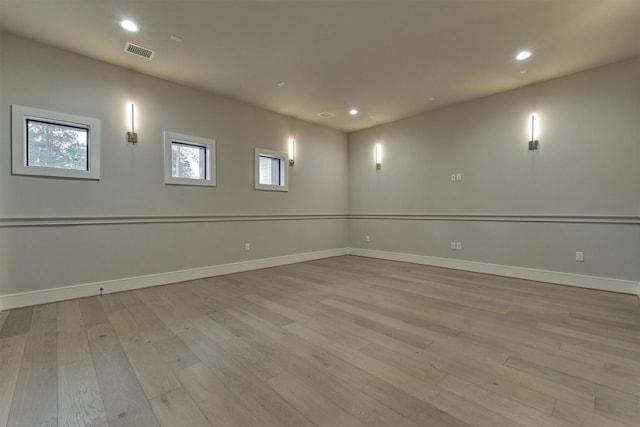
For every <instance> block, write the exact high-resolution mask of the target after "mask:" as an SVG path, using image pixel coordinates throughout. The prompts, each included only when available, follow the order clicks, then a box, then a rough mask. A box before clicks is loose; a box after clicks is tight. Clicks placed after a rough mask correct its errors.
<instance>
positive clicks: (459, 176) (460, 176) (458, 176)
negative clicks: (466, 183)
mask: <svg viewBox="0 0 640 427" xmlns="http://www.w3.org/2000/svg"><path fill="white" fill-rule="evenodd" d="M456 181H462V173H460V172H458V173H456Z"/></svg>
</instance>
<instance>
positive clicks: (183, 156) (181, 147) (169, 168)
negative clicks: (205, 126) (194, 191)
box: [164, 131, 216, 186]
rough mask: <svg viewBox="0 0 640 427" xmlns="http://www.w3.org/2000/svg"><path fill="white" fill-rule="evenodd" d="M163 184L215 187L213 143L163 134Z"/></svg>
mask: <svg viewBox="0 0 640 427" xmlns="http://www.w3.org/2000/svg"><path fill="white" fill-rule="evenodd" d="M164 143H165V183H166V184H177V185H204V186H215V185H216V180H215V176H216V175H215V141H214V140H213V139H208V138H201V137H197V136H190V135H182V134H178V133H175V132H167V131H165V132H164Z"/></svg>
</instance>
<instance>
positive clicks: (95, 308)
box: [78, 297, 109, 328]
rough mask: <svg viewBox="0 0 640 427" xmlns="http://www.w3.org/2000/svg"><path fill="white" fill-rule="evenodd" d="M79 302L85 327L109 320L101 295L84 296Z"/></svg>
mask: <svg viewBox="0 0 640 427" xmlns="http://www.w3.org/2000/svg"><path fill="white" fill-rule="evenodd" d="M78 303H79V304H80V312H81V313H82V323H83V324H84V326H85V327H87V328H88V327H90V326H95V325H100V324H103V323H108V322H109V319H107V315H106V314H105V311H104V309H103V308H102V304H101V303H100V297H89V298H82V299H79V300H78Z"/></svg>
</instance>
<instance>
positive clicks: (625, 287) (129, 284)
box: [0, 248, 640, 311]
mask: <svg viewBox="0 0 640 427" xmlns="http://www.w3.org/2000/svg"><path fill="white" fill-rule="evenodd" d="M341 255H357V256H363V257H369V258H380V259H387V260H392V261H401V262H410V263H414V264H424V265H432V266H436V267H446V268H453V269H457V270H467V271H473V272H477V273H486V274H495V275H498V276H507V277H515V278H519V279H527V280H535V281H538V282H548V283H556V284H560V285H569V286H577V287H581V288H589V289H598V290H602V291H611V292H620V293H625V294H632V295H639V296H640V283H638V282H634V281H630V280H620V279H611V278H606V277H595V276H585V275H580V274H572V273H562V272H558V271H546V270H537V269H533V268H524V267H513V266H508V265H499V264H487V263H482V262H475V261H463V260H456V259H450V258H438V257H430V256H425V255H414V254H406V253H398V252H386V251H376V250H370V249H359V248H339V249H329V250H324V251H317V252H306V253H301V254H294V255H286V256H279V257H273V258H263V259H257V260H252V261H243V262H235V263H230V264H221V265H214V266H210V267H202V268H194V269H189V270H180V271H171V272H166V273H158V274H149V275H146V276H137V277H128V278H124V279H115V280H107V281H103V282H94V283H87V284H82V285H74V286H64V287H60V288H54V289H45V290H39V291H32V292H22V293H16V294H9V295H0V311H3V310H9V309H12V308H18V307H26V306H31V305H38V304H47V303H51V302H57V301H64V300H68V299H74V298H82V297H88V296H94V295H99V294H100V288H102V289H103V293H105V294H108V293H113V292H122V291H129V290H133V289H140V288H147V287H151V286H159V285H166V284H170V283H178V282H184V281H188V280H196V279H202V278H205V277H212V276H221V275H224V274H232V273H240V272H243V271H250V270H257V269H260V268H269V267H276V266H279V265H286V264H293V263H296V262H304V261H312V260H316V259H322V258H331V257H336V256H341Z"/></svg>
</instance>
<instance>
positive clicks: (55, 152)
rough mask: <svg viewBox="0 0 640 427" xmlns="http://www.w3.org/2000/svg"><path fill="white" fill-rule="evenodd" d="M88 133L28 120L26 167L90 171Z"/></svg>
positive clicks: (85, 130) (65, 126)
mask: <svg viewBox="0 0 640 427" xmlns="http://www.w3.org/2000/svg"><path fill="white" fill-rule="evenodd" d="M88 154H89V129H87V128H82V127H75V126H69V125H64V124H60V123H51V122H45V121H40V120H32V119H27V166H39V167H47V168H59V169H73V170H85V171H87V170H89V156H88Z"/></svg>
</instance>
